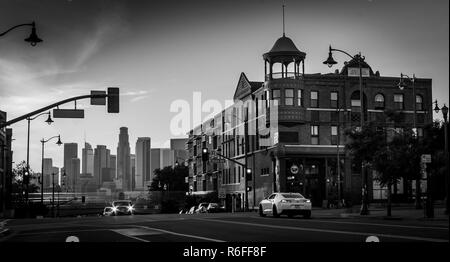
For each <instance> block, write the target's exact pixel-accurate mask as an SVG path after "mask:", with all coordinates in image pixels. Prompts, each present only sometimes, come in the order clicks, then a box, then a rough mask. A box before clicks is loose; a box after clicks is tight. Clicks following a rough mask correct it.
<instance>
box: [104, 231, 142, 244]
mask: <svg viewBox="0 0 450 262" xmlns="http://www.w3.org/2000/svg"><path fill="white" fill-rule="evenodd" d="M110 230H111V231H112V232H115V233H117V234H119V235H122V236H126V237H129V238H132V239H135V240H138V241H141V242H150V241H149V240H146V239H142V238H139V237H136V236H131V235H127V234H125V233H123V232H122V231H120V230H117V229H110Z"/></svg>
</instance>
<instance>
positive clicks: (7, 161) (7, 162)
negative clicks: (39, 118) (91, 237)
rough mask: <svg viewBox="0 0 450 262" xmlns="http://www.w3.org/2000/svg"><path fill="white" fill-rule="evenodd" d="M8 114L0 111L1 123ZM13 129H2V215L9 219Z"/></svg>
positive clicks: (0, 155) (0, 145) (0, 193)
mask: <svg viewBox="0 0 450 262" xmlns="http://www.w3.org/2000/svg"><path fill="white" fill-rule="evenodd" d="M6 116H7V114H6V112H4V111H1V110H0V123H1V122H6V120H7V118H6ZM11 142H12V129H11V128H1V129H0V213H1V214H2V215H3V217H8V216H9V215H10V214H9V212H8V210H11V208H12V198H11V196H12V155H13V152H12V150H11Z"/></svg>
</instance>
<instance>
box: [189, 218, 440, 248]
mask: <svg viewBox="0 0 450 262" xmlns="http://www.w3.org/2000/svg"><path fill="white" fill-rule="evenodd" d="M193 219H196V220H202V221H212V222H219V223H227V224H236V225H244V226H254V227H266V228H276V229H285V230H297V231H311V232H321V233H333V234H344V235H356V236H365V237H367V236H370V235H377V236H379V237H387V238H399V239H408V240H417V241H429V242H448V239H439V238H426V237H414V236H401V235H390V234H375V233H364V232H352V231H341V230H330V229H317V228H303V227H290V226H275V225H267V224H253V223H245V222H236V221H226V220H219V219H203V218H193Z"/></svg>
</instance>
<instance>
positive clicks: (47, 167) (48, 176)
mask: <svg viewBox="0 0 450 262" xmlns="http://www.w3.org/2000/svg"><path fill="white" fill-rule="evenodd" d="M52 171H53V160H52V159H51V158H44V175H43V177H44V185H43V189H44V191H45V190H47V189H48V188H49V187H50V186H51V181H52Z"/></svg>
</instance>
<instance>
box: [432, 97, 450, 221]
mask: <svg viewBox="0 0 450 262" xmlns="http://www.w3.org/2000/svg"><path fill="white" fill-rule="evenodd" d="M434 104H435V105H436V106H435V107H434V111H435V112H436V114H437V113H439V111H441V110H442V116H443V117H444V141H445V147H444V151H445V152H444V155H445V169H446V170H445V171H446V172H445V174H446V175H445V179H446V180H447V181H446V183H445V185H446V196H445V202H446V203H445V214H446V215H448V209H449V202H448V191H449V189H450V186H449V182H450V179H449V177H448V168H449V165H448V138H447V136H448V132H447V124H448V120H447V116H448V107H447V106H446V105H445V104H444V106H443V107H442V108H439V106H438V102H437V100H435V101H434Z"/></svg>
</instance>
